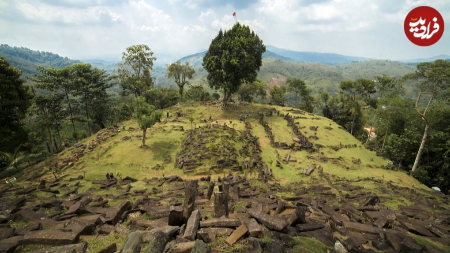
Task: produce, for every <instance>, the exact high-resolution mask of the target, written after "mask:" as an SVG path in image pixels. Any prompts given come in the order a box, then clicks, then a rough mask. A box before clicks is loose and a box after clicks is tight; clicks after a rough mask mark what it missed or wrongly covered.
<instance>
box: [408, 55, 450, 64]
mask: <svg viewBox="0 0 450 253" xmlns="http://www.w3.org/2000/svg"><path fill="white" fill-rule="evenodd" d="M439 59H442V60H450V55H446V54H440V55H436V56H434V57H429V58H417V59H410V60H401V62H407V63H420V62H430V61H435V60H439Z"/></svg>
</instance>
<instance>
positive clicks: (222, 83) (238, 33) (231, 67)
mask: <svg viewBox="0 0 450 253" xmlns="http://www.w3.org/2000/svg"><path fill="white" fill-rule="evenodd" d="M265 51H266V46H265V45H264V44H263V42H262V40H261V39H260V38H259V37H258V35H256V34H255V33H254V32H253V31H250V28H249V27H248V26H245V25H241V24H240V23H236V24H235V25H234V26H233V28H231V30H228V31H227V30H225V31H224V32H222V30H220V31H219V34H218V35H217V36H216V38H214V39H213V40H212V42H211V45H210V46H209V49H208V51H207V52H206V55H205V57H203V68H204V69H205V70H206V71H208V76H207V79H208V82H209V85H210V87H211V88H214V89H220V90H222V92H223V94H224V100H223V101H224V104H226V103H227V102H228V101H229V99H230V97H231V95H232V94H233V93H235V92H237V91H238V89H239V86H240V85H241V83H243V82H249V83H251V82H253V81H255V79H256V77H257V71H258V70H259V68H260V67H261V65H262V54H263V53H264V52H265Z"/></svg>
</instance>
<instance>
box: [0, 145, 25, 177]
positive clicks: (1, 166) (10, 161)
mask: <svg viewBox="0 0 450 253" xmlns="http://www.w3.org/2000/svg"><path fill="white" fill-rule="evenodd" d="M21 147H22V145H19V146H18V147H16V148H15V149H14V152H12V153H9V152H1V151H0V160H1V161H2V162H1V163H0V171H3V170H7V169H11V168H15V169H17V165H18V164H19V163H20V162H21V161H22V160H23V159H24V158H25V157H26V155H25V154H23V153H22V152H20V148H21Z"/></svg>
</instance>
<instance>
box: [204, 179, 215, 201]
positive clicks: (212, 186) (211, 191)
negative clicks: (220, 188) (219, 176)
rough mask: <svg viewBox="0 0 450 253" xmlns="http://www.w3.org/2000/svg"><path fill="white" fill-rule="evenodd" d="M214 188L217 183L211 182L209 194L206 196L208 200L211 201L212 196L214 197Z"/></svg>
mask: <svg viewBox="0 0 450 253" xmlns="http://www.w3.org/2000/svg"><path fill="white" fill-rule="evenodd" d="M214 186H215V183H214V182H213V181H211V182H209V186H208V193H207V194H206V198H207V199H211V196H212V193H213V190H214Z"/></svg>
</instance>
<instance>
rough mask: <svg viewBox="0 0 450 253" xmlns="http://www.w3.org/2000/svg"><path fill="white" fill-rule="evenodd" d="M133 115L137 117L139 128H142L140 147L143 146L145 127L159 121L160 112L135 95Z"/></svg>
mask: <svg viewBox="0 0 450 253" xmlns="http://www.w3.org/2000/svg"><path fill="white" fill-rule="evenodd" d="M133 115H134V117H135V118H137V120H138V123H139V128H140V129H141V130H142V147H145V146H146V145H145V138H146V132H147V128H150V127H152V126H153V125H154V124H155V123H156V122H160V121H161V117H162V112H161V111H160V110H156V109H155V107H154V106H152V105H149V104H148V103H147V102H145V99H144V98H142V97H137V98H135V100H134V114H133Z"/></svg>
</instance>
